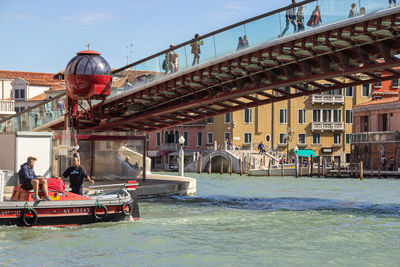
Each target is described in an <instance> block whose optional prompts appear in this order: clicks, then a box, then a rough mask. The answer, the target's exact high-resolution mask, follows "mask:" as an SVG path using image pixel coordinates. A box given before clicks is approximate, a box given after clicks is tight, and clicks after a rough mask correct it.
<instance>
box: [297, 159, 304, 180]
mask: <svg viewBox="0 0 400 267" xmlns="http://www.w3.org/2000/svg"><path fill="white" fill-rule="evenodd" d="M297 164H299V177H301V176H303V165H302V164H303V160H302V158H301V157H299V162H298V163H297Z"/></svg>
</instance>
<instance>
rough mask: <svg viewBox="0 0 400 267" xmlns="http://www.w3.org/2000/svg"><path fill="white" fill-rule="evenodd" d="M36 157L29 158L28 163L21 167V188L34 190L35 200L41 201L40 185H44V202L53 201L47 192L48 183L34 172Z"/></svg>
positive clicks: (19, 173)
mask: <svg viewBox="0 0 400 267" xmlns="http://www.w3.org/2000/svg"><path fill="white" fill-rule="evenodd" d="M36 160H37V159H36V158H35V157H28V160H27V162H26V163H24V164H22V165H21V169H20V170H19V172H18V176H19V179H20V182H21V188H22V189H24V190H32V189H33V192H34V197H33V199H34V200H35V201H39V200H40V198H39V193H38V192H39V184H40V185H42V191H43V193H44V200H51V199H50V197H49V193H48V190H47V181H46V180H45V179H44V178H43V177H42V176H37V175H36V173H35V171H34V170H33V166H35V163H36Z"/></svg>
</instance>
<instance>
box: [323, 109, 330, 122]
mask: <svg viewBox="0 0 400 267" xmlns="http://www.w3.org/2000/svg"><path fill="white" fill-rule="evenodd" d="M331 121H332V110H330V109H324V110H322V122H331Z"/></svg>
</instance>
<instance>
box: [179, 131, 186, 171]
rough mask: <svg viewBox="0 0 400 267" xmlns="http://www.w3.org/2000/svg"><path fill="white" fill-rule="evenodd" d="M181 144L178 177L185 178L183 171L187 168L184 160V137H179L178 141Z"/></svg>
mask: <svg viewBox="0 0 400 267" xmlns="http://www.w3.org/2000/svg"><path fill="white" fill-rule="evenodd" d="M178 142H179V144H180V145H181V148H180V149H179V160H178V164H179V169H178V175H179V176H181V177H183V172H184V171H183V170H184V168H185V166H184V158H185V153H184V152H183V149H182V148H183V144H184V143H185V137H183V136H182V135H181V137H179V140H178Z"/></svg>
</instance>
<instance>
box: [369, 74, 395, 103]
mask: <svg viewBox="0 0 400 267" xmlns="http://www.w3.org/2000/svg"><path fill="white" fill-rule="evenodd" d="M374 74H375V75H377V76H379V77H385V76H392V75H393V73H390V72H378V73H374ZM399 89H400V86H399V79H394V80H388V81H382V82H377V83H374V84H373V85H372V95H371V97H372V100H377V99H382V98H391V97H398V96H399Z"/></svg>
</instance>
